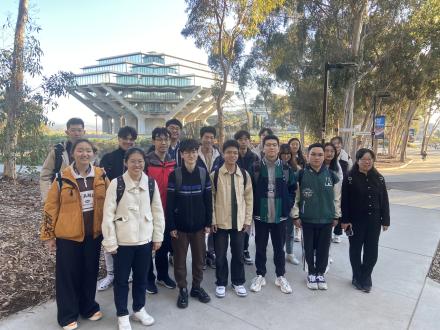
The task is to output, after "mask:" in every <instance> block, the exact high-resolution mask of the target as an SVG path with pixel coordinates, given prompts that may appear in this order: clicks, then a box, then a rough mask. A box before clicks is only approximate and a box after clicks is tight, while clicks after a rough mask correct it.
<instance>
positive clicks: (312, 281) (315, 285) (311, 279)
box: [307, 275, 318, 290]
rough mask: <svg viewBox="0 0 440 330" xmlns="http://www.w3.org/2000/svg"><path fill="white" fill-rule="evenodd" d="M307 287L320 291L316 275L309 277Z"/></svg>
mask: <svg viewBox="0 0 440 330" xmlns="http://www.w3.org/2000/svg"><path fill="white" fill-rule="evenodd" d="M307 287H308V288H309V289H310V290H318V283H317V282H316V276H315V275H309V276H307Z"/></svg>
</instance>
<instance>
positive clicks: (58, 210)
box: [40, 166, 109, 242]
mask: <svg viewBox="0 0 440 330" xmlns="http://www.w3.org/2000/svg"><path fill="white" fill-rule="evenodd" d="M94 171H95V179H94V180H93V190H94V198H93V238H96V237H98V236H99V235H101V224H102V212H103V208H104V200H105V192H106V190H107V187H108V185H109V181H108V179H107V177H106V175H105V172H104V170H103V169H101V168H99V167H94ZM61 178H62V181H63V183H62V187H61V191H59V184H58V181H57V180H55V181H54V182H53V183H52V185H51V187H50V190H49V193H48V195H47V199H46V203H45V204H44V214H43V221H42V224H41V231H40V238H41V240H43V241H46V240H49V239H52V238H62V239H68V240H72V241H76V242H82V241H84V220H83V212H82V204H81V197H80V192H79V188H78V185H77V183H76V179H75V177H74V176H73V173H72V166H69V167H67V168H65V169H64V170H63V171H62V172H61Z"/></svg>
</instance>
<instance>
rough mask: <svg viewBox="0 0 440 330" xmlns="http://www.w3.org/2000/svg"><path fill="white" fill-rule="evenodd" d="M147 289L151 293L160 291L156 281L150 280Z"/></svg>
mask: <svg viewBox="0 0 440 330" xmlns="http://www.w3.org/2000/svg"><path fill="white" fill-rule="evenodd" d="M146 291H147V293H149V294H156V293H157V292H158V290H157V286H156V283H154V282H149V281H148V282H147V290H146Z"/></svg>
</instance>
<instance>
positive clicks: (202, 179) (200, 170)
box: [199, 167, 207, 193]
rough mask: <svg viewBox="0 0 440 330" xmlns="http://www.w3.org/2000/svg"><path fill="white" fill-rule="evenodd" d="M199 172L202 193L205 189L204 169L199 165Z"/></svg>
mask: <svg viewBox="0 0 440 330" xmlns="http://www.w3.org/2000/svg"><path fill="white" fill-rule="evenodd" d="M199 173H200V183H201V185H202V193H203V192H204V191H205V185H206V173H207V172H206V170H205V169H204V168H203V167H199Z"/></svg>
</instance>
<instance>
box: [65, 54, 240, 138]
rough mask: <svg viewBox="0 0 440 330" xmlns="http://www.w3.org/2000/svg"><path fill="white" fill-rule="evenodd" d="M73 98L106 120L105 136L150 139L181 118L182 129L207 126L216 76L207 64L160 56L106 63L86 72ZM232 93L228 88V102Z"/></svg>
mask: <svg viewBox="0 0 440 330" xmlns="http://www.w3.org/2000/svg"><path fill="white" fill-rule="evenodd" d="M76 83H77V86H75V87H74V88H72V89H70V90H69V92H70V94H71V95H72V96H74V97H75V98H76V99H78V100H79V101H81V102H82V103H83V104H85V105H86V106H87V107H88V108H89V109H90V110H92V111H93V112H94V113H95V114H96V115H98V116H99V117H101V119H102V130H103V131H104V132H106V133H116V132H117V131H118V130H119V128H120V127H121V125H130V126H133V127H135V128H137V130H138V132H139V133H140V134H149V133H150V132H151V131H152V129H153V128H154V127H156V126H164V124H165V121H167V120H168V119H171V118H177V119H179V120H181V121H182V122H183V123H184V124H185V123H189V122H196V121H200V122H205V121H206V119H207V118H208V117H209V116H210V115H211V114H213V113H214V112H215V111H216V108H215V100H214V98H213V96H212V86H213V85H214V83H215V74H214V73H213V72H212V71H211V70H210V69H209V67H208V66H207V65H205V64H202V63H198V62H194V61H191V60H185V59H182V58H179V57H175V56H170V55H166V54H161V53H155V52H148V53H132V54H127V55H118V56H112V57H106V58H102V59H99V60H98V64H96V65H92V66H87V67H84V68H82V73H80V74H77V75H76ZM233 93H234V90H233V84H232V83H229V84H228V86H227V89H226V97H225V99H224V101H226V100H227V99H229V98H230V97H231V96H232V95H233Z"/></svg>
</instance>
